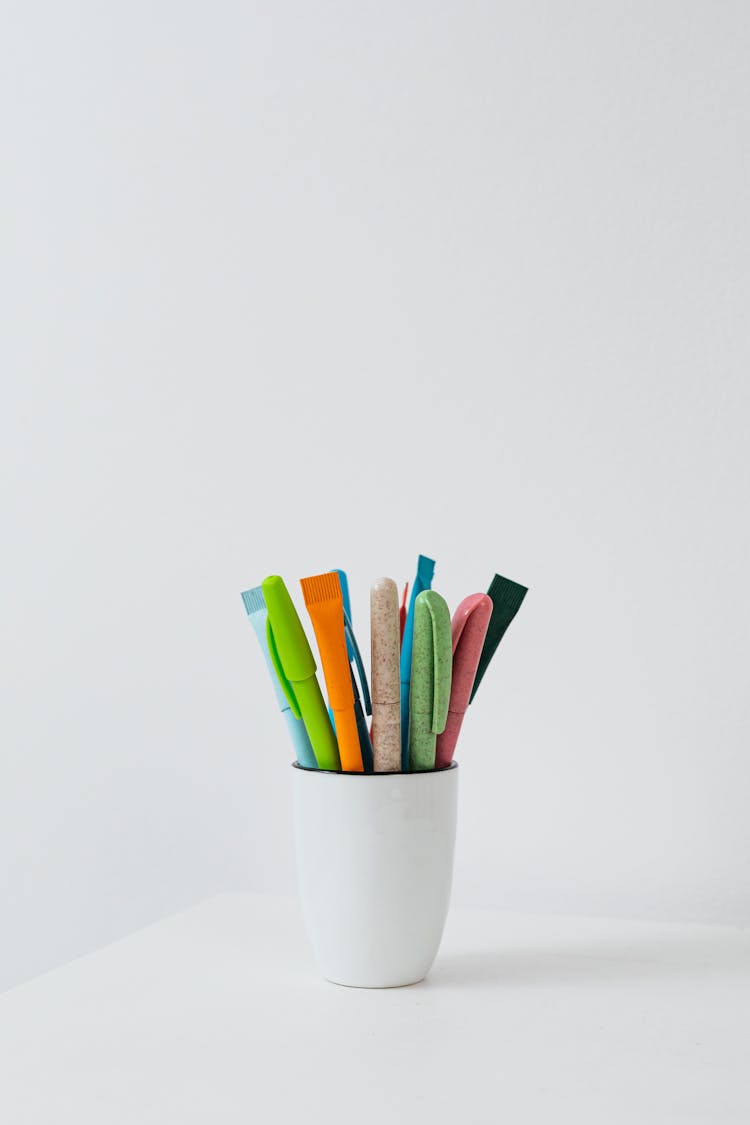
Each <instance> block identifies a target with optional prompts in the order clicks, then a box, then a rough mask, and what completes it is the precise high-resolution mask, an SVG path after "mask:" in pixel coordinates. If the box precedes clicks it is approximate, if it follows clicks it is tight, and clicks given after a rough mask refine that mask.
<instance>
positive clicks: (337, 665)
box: [300, 570, 363, 773]
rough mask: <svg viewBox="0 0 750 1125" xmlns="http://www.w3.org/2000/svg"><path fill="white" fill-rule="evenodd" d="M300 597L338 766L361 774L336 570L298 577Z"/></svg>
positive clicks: (341, 604)
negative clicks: (315, 652) (332, 724)
mask: <svg viewBox="0 0 750 1125" xmlns="http://www.w3.org/2000/svg"><path fill="white" fill-rule="evenodd" d="M300 585H301V587H302V596H303V597H304V599H305V605H306V606H307V612H308V613H309V614H310V620H311V621H312V623H313V629H314V630H315V636H316V638H317V641H318V650H319V652H320V660H321V663H322V665H323V675H324V676H325V680H326V688H327V689H328V703H329V704H330V707H331V710H332V711H333V718H334V722H335V724H336V738H337V739H338V744H339V755H340V757H341V768H342V770H347V771H349V772H350V773H362V772H363V767H362V752H361V750H360V748H359V731H358V730H357V718H356V715H355V713H354V689H353V688H352V672H351V667H350V665H349V656H348V654H347V651H346V635H345V633H344V599H343V595H342V593H341V582H340V581H339V576H338V574H337V573H336V571H335V570H334V571H331V572H330V573H328V574H317V575H315V577H313V578H302V579H300Z"/></svg>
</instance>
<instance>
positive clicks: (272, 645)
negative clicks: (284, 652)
mask: <svg viewBox="0 0 750 1125" xmlns="http://www.w3.org/2000/svg"><path fill="white" fill-rule="evenodd" d="M266 640H267V641H268V653H269V655H270V657H271V663H272V664H273V668H274V671H275V673H276V675H277V676H278V678H279V683H280V684H281V690H282V691H283V693H284V695H285V696H286V698H287V701H288V703H289V706H290V707H291V709H292V714H293V715H294V717H295V719H301V718H302V712H301V711H300V709H299V703H298V702H297V696H296V695H295V694H294V688H293V687H292V685H291V683H290V682H289V680H288V679H287V677H286V672H285V671H284V665H283V664H282V663H281V657H280V656H279V650H278V649H277V648H276V638H275V637H274V635H273V628H272V626H271V618H270V617H267V618H266Z"/></svg>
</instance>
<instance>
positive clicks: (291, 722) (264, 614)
mask: <svg viewBox="0 0 750 1125" xmlns="http://www.w3.org/2000/svg"><path fill="white" fill-rule="evenodd" d="M242 600H243V602H244V603H245V609H246V610H247V615H248V617H249V619H250V624H251V625H252V627H253V630H254V631H255V635H256V637H257V638H258V644H259V645H260V647H261V651H262V653H263V655H264V657H265V658H266V664H267V665H268V671H269V672H270V674H271V680H272V681H273V690H274V691H275V692H276V700H277V702H278V704H279V708H280V709H281V713H282V715H283V716H284V719H285V720H286V725H287V727H288V729H289V734H290V735H291V738H292V742H293V744H294V750H295V753H296V755H297V761H298V762H299V764H300V765H301V766H304V767H305V768H306V769H313V770H314V769H317V765H318V763H317V762H316V761H315V754H314V753H313V748H312V746H311V745H310V739H309V737H308V734H307V730H306V728H305V724H304V723H303V722H302V719H301V718H300V717H299V716H298V715H295V714H294V712H293V711H292V708H291V704H290V703H289V700H288V699H287V697H286V695H285V694H284V689H283V688H282V686H281V681H280V680H279V677H278V675H277V674H276V669H275V668H274V666H273V661H272V660H271V653H270V652H269V650H268V637H267V635H266V621H267V620H268V610H267V609H266V602H265V599H264V597H263V587H262V586H254V587H253V589H252V590H245V591H244V592H243V594H242Z"/></svg>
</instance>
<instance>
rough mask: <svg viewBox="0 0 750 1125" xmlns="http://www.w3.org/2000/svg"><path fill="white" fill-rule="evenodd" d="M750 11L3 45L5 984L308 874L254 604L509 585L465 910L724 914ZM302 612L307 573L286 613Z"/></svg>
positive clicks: (357, 9) (48, 17)
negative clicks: (158, 921)
mask: <svg viewBox="0 0 750 1125" xmlns="http://www.w3.org/2000/svg"><path fill="white" fill-rule="evenodd" d="M749 49H750V9H748V7H747V5H745V4H743V3H740V2H737V3H732V2H722V3H718V4H715V3H709V2H705V3H676V2H674V3H672V2H659V3H653V2H652V0H644V2H642V3H634V4H593V3H591V4H589V3H583V2H577V3H572V4H565V5H561V4H556V3H553V2H551V0H550V2H549V3H543V4H540V3H518V4H514V5H506V4H492V3H480V2H475V0H468V2H467V0H461V2H460V3H459V2H458V0H456V2H450V3H442V2H441V3H427V2H426V0H425V2H424V3H415V2H407V3H396V2H391V0H379V2H378V3H369V2H363V3H357V4H346V3H312V4H310V3H302V2H301V0H299V2H294V3H283V2H275V3H273V4H260V3H239V2H237V3H227V2H220V3H213V4H203V5H199V4H195V3H189V4H185V3H177V2H174V3H168V2H166V0H157V2H156V3H154V2H152V0H149V3H145V2H134V3H131V4H128V5H114V4H98V3H67V4H65V5H60V4H53V3H49V2H47V3H45V2H37V3H24V4H10V5H7V6H6V8H5V9H4V13H3V35H2V47H1V48H0V52H1V56H2V57H1V60H0V61H1V63H2V65H1V66H0V81H1V82H2V90H1V91H0V105H2V110H1V111H0V112H2V115H3V119H4V120H3V137H4V143H3V172H2V177H1V180H0V193H1V200H0V203H1V212H2V224H3V251H2V274H3V285H4V291H3V297H2V310H3V321H4V326H3V331H2V345H1V346H2V351H3V362H2V370H3V401H4V406H3V410H2V435H1V436H2V456H3V461H4V465H3V472H2V488H3V493H4V503H3V516H2V522H1V525H0V533H1V534H2V540H3V547H2V570H3V583H2V603H3V623H2V635H3V645H2V659H3V666H2V669H1V670H0V690H2V695H3V700H2V710H1V714H2V735H3V737H2V756H1V758H0V983H2V984H6V985H7V984H11V983H13V982H15V981H18V980H21V979H23V978H24V977H27V976H30V975H32V974H34V973H36V972H39V971H41V970H42V969H44V968H46V967H48V966H50V965H52V964H54V963H57V962H59V961H63V960H65V959H66V958H69V957H71V956H74V955H76V954H77V953H79V952H81V951H83V950H86V949H89V948H92V947H94V946H96V945H97V944H99V943H101V942H104V941H106V940H109V939H111V938H112V937H114V936H117V935H120V934H123V933H126V932H127V931H129V930H131V929H133V928H134V927H136V926H138V925H140V924H142V923H144V922H147V921H149V920H151V919H154V918H157V917H159V916H161V915H163V914H165V913H167V912H169V911H171V910H173V909H175V908H178V907H180V906H181V905H184V904H187V903H189V902H192V901H194V900H196V899H198V898H200V897H202V896H204V895H207V894H209V893H212V892H215V891H217V890H220V889H222V888H228V887H233V886H252V887H255V888H259V889H264V890H279V891H288V890H291V889H292V888H293V871H292V856H291V843H290V834H289V792H288V785H289V776H288V774H289V770H288V764H287V763H288V761H289V758H290V752H289V747H288V746H287V744H286V742H285V733H284V729H283V726H282V724H281V721H280V719H279V717H278V715H277V714H276V713H275V710H274V703H273V697H272V693H271V690H270V685H269V684H268V682H267V679H266V671H265V668H264V666H263V664H262V662H261V658H260V654H259V651H258V649H257V646H256V642H255V638H254V637H253V635H252V632H251V630H250V628H249V626H248V624H247V622H246V620H245V618H244V614H243V609H242V603H241V601H240V597H239V591H240V589H242V588H244V587H246V586H249V585H252V584H255V583H256V582H258V581H259V580H260V579H261V578H263V576H264V575H265V574H267V573H269V572H280V573H282V574H284V575H285V576H286V577H287V578H288V580H289V582H290V585H291V584H292V583H294V585H295V586H296V579H297V577H299V576H300V575H304V574H310V573H315V572H318V571H320V570H322V569H326V568H328V567H329V566H335V565H338V566H343V567H345V568H346V569H347V570H348V571H349V574H350V582H351V585H352V590H353V599H354V618H355V625H358V626H359V634H360V639H361V640H362V639H363V640H364V642H365V647H367V628H366V626H367V598H368V587H369V583H370V581H371V580H372V579H373V578H375V577H377V576H379V575H381V574H390V575H392V576H393V577H395V578H397V579H398V580H399V581H403V580H404V579H405V578H407V577H408V578H411V577H412V576H413V569H414V563H415V559H416V555H417V553H418V552H419V551H420V550H421V551H422V552H424V553H426V554H430V555H432V556H433V557H435V558H436V559H437V560H438V570H437V574H436V583H435V584H436V588H438V589H440V590H441V591H442V592H443V593H444V594H445V595H446V596H447V598H448V599H449V602H450V603H451V605H452V606H454V605H455V604H456V602H457V601H458V600H459V599H460V598H461V597H462V596H463V595H465V594H466V593H468V592H471V591H474V590H481V589H485V588H486V586H487V584H488V582H489V579H490V578H491V576H492V574H493V573H494V571H495V570H498V571H500V573H502V574H505V575H508V576H510V577H512V578H515V579H517V580H519V581H522V582H524V583H525V584H527V585H529V586H530V587H531V592H530V594H529V595H528V597H527V600H526V603H525V604H524V606H523V609H522V611H521V614H520V615H519V618H518V619H517V621H516V623H515V624H514V625H513V627H512V628H511V630H510V632H509V633H508V635H507V637H506V640H505V641H504V643H503V646H502V649H501V650H500V653H499V655H498V657H497V658H496V662H495V664H494V665H493V667H492V669H491V672H490V673H489V674H488V677H487V679H486V680H485V682H484V684H483V686H482V690H481V692H480V694H479V695H478V697H477V701H476V706H475V709H474V710H473V712H472V713H471V714H470V716H469V718H468V719H467V722H466V725H465V728H464V734H463V737H462V745H461V748H460V754H459V758H460V760H461V761H462V764H463V777H462V796H461V802H462V806H461V825H460V840H459V852H458V857H457V872H456V891H455V894H456V900H458V901H464V902H474V903H484V904H487V905H498V906H505V907H509V908H528V909H534V910H540V911H545V910H552V911H561V910H566V911H568V910H569V911H582V912H588V913H596V912H605V913H616V914H623V915H633V916H644V917H655V916H658V917H664V918H675V919H678V918H679V919H695V920H704V921H716V920H725V921H730V922H742V923H748V922H750V878H749V876H750V871H749V866H750V863H749V860H750V818H749V817H748V815H747V794H748V785H750V754H749V753H748V698H749V693H748V635H749V630H748V625H749V621H748V616H749V610H748V604H749V603H748V596H747V587H748V581H749V578H750V552H749V550H748V547H749V546H750V543H749V538H750V536H749V533H748V469H749V467H750V457H749V456H748V405H749V403H748V398H749V397H750V396H749V392H748V360H750V340H749V331H748V316H747V310H748V299H749V298H750V291H749V290H750V285H749V277H750V273H749V272H748V267H749V266H750V245H749V238H748V236H749V233H750V221H749V218H748V202H747V201H748V198H750V176H749V174H748V169H749V164H748V153H749V147H750V145H749V138H750V133H749V129H750V72H749V70H748V66H747V60H748V50H749ZM297 590H298V587H297Z"/></svg>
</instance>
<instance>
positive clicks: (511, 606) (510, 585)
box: [469, 574, 528, 702]
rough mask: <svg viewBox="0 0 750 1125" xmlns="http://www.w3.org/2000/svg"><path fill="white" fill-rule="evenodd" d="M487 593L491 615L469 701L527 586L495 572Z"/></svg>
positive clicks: (517, 608) (525, 592)
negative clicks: (490, 602) (490, 604)
mask: <svg viewBox="0 0 750 1125" xmlns="http://www.w3.org/2000/svg"><path fill="white" fill-rule="evenodd" d="M487 593H488V594H489V595H490V597H491V598H492V616H491V617H490V624H489V627H488V629H487V636H486V638H485V641H484V647H483V649H482V655H481V656H480V658H479V666H478V667H477V674H476V677H475V679H474V687H473V688H472V689H471V699H470V700H469V702H471V700H472V699H473V698H474V696H475V695H476V693H477V688H478V687H479V685H480V683H481V682H482V677H483V676H484V673H485V672H486V671H487V666H488V665H489V663H490V661H491V660H492V657H493V656H494V655H495V649H496V648H497V646H498V645H499V644H500V641H501V640H502V639H503V637H504V636H505V633H506V630H507V628H508V626H509V625H510V623H511V621H512V620H513V618H514V617H515V616H516V614H517V613H518V611H519V609H520V608H521V602H522V601H523V599H524V598H525V597H526V595H527V593H528V587H526V586H521V584H520V583H519V582H512V581H511V580H510V578H503V577H502V575H500V574H496V575H495V577H494V578H493V579H492V581H491V582H490V588H489V590H488V591H487Z"/></svg>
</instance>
